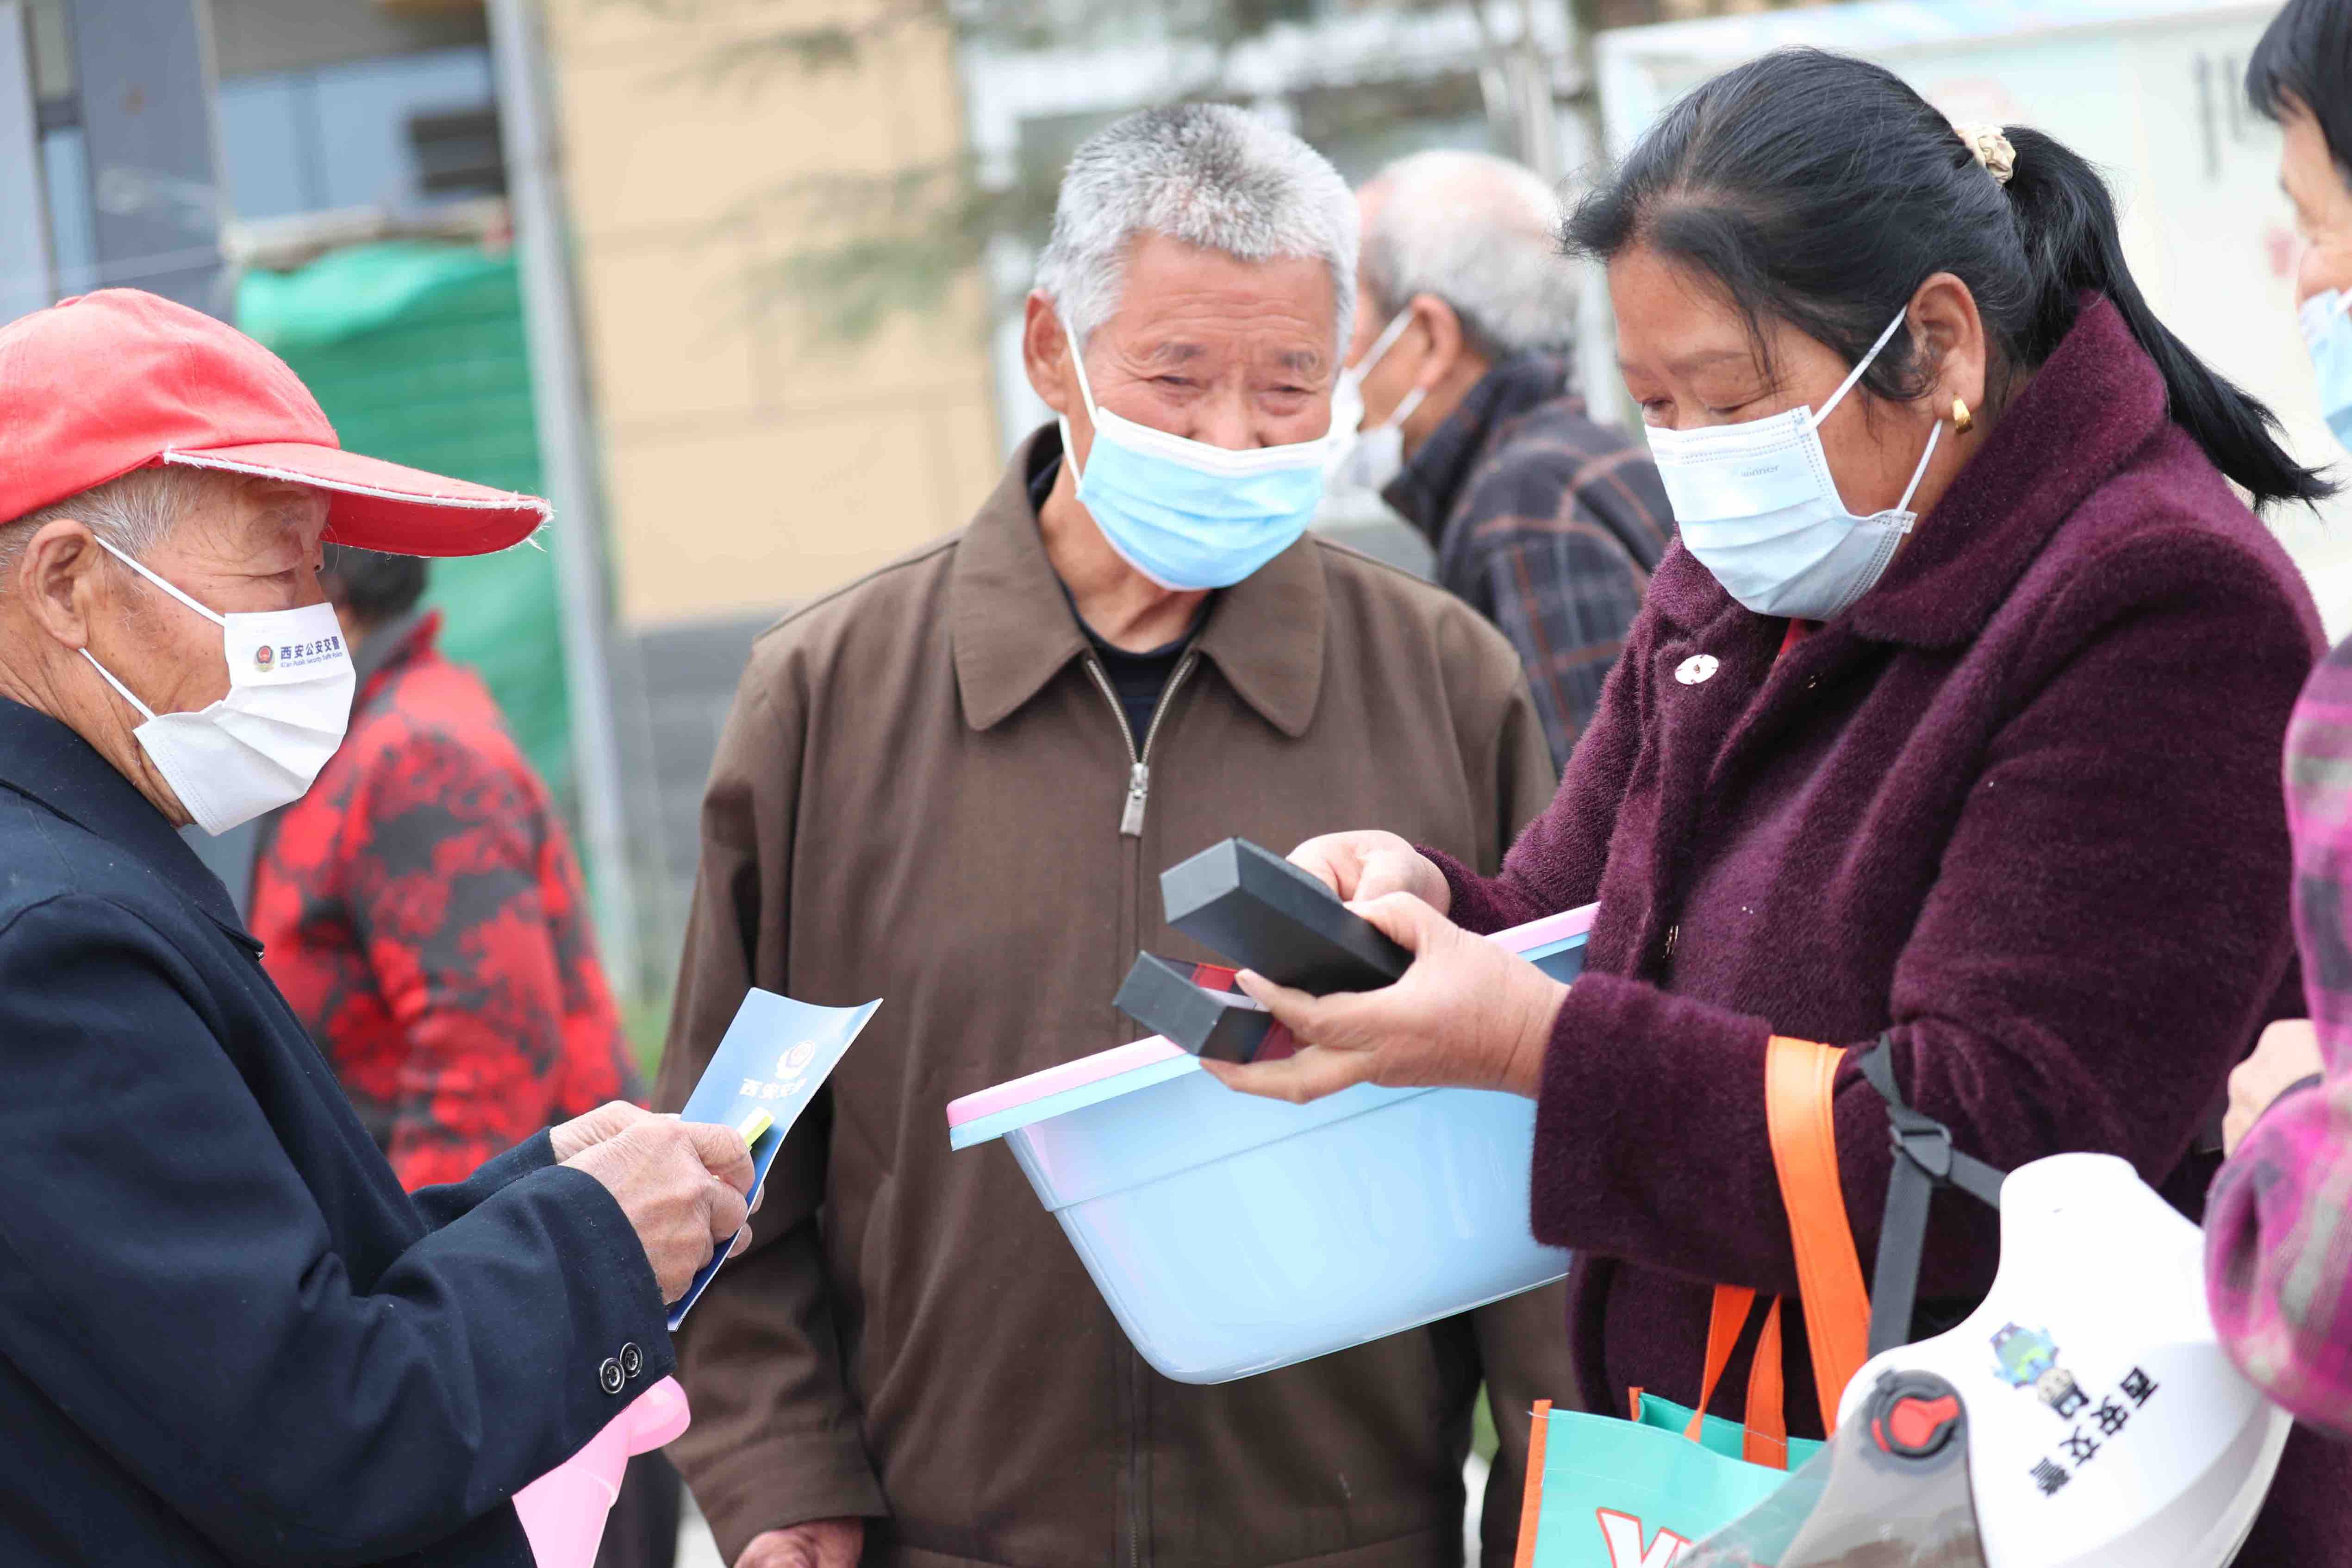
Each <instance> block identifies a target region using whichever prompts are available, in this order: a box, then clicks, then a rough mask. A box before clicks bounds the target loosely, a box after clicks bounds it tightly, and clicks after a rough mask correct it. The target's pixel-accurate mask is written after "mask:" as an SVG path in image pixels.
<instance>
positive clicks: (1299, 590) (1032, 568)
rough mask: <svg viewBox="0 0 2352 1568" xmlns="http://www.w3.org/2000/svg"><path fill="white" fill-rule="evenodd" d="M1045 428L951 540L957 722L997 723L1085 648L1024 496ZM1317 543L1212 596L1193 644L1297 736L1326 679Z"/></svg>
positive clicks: (1057, 439)
mask: <svg viewBox="0 0 2352 1568" xmlns="http://www.w3.org/2000/svg"><path fill="white" fill-rule="evenodd" d="M1060 451H1061V436H1060V433H1059V432H1057V431H1056V430H1055V428H1054V427H1053V426H1045V428H1043V429H1041V430H1038V431H1036V432H1035V433H1034V434H1033V435H1031V436H1030V437H1029V438H1028V439H1027V440H1025V441H1024V442H1022V443H1021V445H1020V447H1018V448H1017V449H1016V450H1015V451H1014V452H1013V459H1012V461H1011V462H1010V463H1009V464H1007V465H1006V467H1005V470H1004V477H1003V479H1001V480H1000V481H999V482H998V484H997V487H996V489H995V491H994V492H993V493H992V494H991V495H990V496H989V498H988V500H986V501H984V502H982V505H981V509H980V511H979V514H978V515H977V516H975V517H974V518H973V519H972V521H971V527H970V528H969V529H967V530H965V531H964V536H963V539H962V541H961V542H960V543H959V544H958V545H957V547H956V558H955V564H954V566H953V567H952V568H951V569H950V574H949V586H948V626H949V638H950V645H951V647H952V648H953V652H954V658H955V669H956V687H957V690H958V692H959V693H960V694H961V698H962V700H963V716H964V722H966V723H967V724H970V725H971V727H972V728H973V729H975V730H988V729H993V728H994V727H995V726H996V725H998V724H1001V723H1003V721H1005V720H1006V719H1008V718H1010V717H1011V716H1012V715H1013V713H1015V712H1017V711H1018V710H1020V709H1021V708H1022V707H1023V706H1024V704H1026V703H1027V702H1028V700H1030V699H1031V698H1033V697H1034V696H1036V695H1037V693H1038V692H1039V691H1041V690H1043V689H1045V683H1046V682H1047V681H1049V680H1051V679H1054V677H1055V676H1056V675H1058V674H1060V673H1061V671H1062V668H1063V667H1064V666H1066V665H1067V664H1068V663H1069V662H1070V661H1071V660H1072V659H1074V658H1077V657H1079V656H1080V655H1081V654H1083V653H1084V652H1085V651H1086V649H1087V637H1086V633H1085V632H1084V631H1083V630H1082V629H1081V628H1080V627H1079V626H1078V623H1077V618H1076V616H1074V615H1072V614H1071V611H1070V607H1069V600H1068V599H1067V597H1066V595H1064V594H1063V592H1062V584H1061V581H1060V579H1059V578H1057V577H1056V576H1055V574H1054V567H1053V563H1051V562H1050V561H1048V560H1047V559H1046V558H1045V540H1044V539H1043V537H1042V536H1041V535H1040V534H1039V533H1038V531H1037V511H1036V509H1035V508H1034V506H1032V505H1031V504H1030V501H1029V476H1030V474H1031V473H1033V472H1034V471H1035V470H1036V468H1039V467H1041V466H1042V465H1043V464H1045V462H1047V461H1048V460H1051V459H1054V458H1058V457H1059V456H1060ZM1316 548H1317V546H1316V545H1315V543H1314V542H1313V541H1312V540H1309V539H1301V540H1299V541H1298V542H1297V543H1295V544H1293V545H1292V546H1291V547H1290V548H1289V549H1287V550H1286V551H1284V552H1282V553H1281V554H1279V555H1277V556H1276V557H1275V558H1274V559H1273V560H1272V561H1270V562H1268V563H1266V564H1265V565H1264V566H1262V567H1260V568H1259V569H1258V570H1257V571H1256V572H1255V573H1254V574H1251V575H1250V576H1248V577H1246V578H1244V580H1243V581H1241V582H1240V583H1237V584H1234V586H1232V587H1230V588H1227V589H1224V590H1223V591H1222V592H1221V593H1219V594H1218V595H1216V597H1215V599H1214V600H1213V602H1212V604H1211V607H1210V610H1209V616H1208V621H1207V623H1206V624H1205V625H1204V626H1202V628H1201V634H1200V636H1199V637H1198V638H1197V639H1196V640H1195V642H1194V644H1193V646H1194V647H1196V648H1198V649H1199V651H1200V653H1201V655H1202V658H1206V659H1208V660H1209V661H1210V662H1211V663H1213V664H1214V665H1215V666H1216V667H1217V670H1218V673H1219V674H1221V675H1223V677H1224V679H1225V680H1226V682H1227V683H1228V684H1229V685H1231V686H1232V687H1233V689H1234V691H1235V692H1237V693H1239V695H1240V696H1241V699H1242V700H1243V701H1244V702H1246V703H1247V704H1249V706H1250V708H1251V709H1252V710H1255V712H1256V713H1257V715H1258V716H1259V717H1260V718H1262V719H1264V720H1265V721H1266V722H1267V723H1269V724H1271V725H1273V726H1274V727H1275V728H1276V729H1277V730H1279V731H1282V732H1283V733H1284V734H1286V735H1288V736H1290V737H1291V738H1292V739H1293V740H1296V739H1297V738H1298V737H1299V736H1301V735H1303V734H1305V733H1306V732H1307V725H1308V724H1310V723H1311V722H1313V721H1314V718H1315V702H1316V699H1317V697H1318V695H1319V694H1320V692H1321V690H1322V685H1323V639H1324V623H1325V618H1326V614H1327V610H1328V606H1327V605H1326V604H1325V595H1324V584H1323V568H1322V563H1321V562H1320V561H1318V559H1317V557H1316V554H1315V552H1316Z"/></svg>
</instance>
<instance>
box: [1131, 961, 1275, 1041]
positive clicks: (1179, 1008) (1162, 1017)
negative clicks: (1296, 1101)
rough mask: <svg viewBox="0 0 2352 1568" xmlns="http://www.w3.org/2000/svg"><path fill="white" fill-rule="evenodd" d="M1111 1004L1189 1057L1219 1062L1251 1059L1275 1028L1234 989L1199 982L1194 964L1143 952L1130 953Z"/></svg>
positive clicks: (1271, 1019) (1261, 1009) (1268, 1017)
mask: <svg viewBox="0 0 2352 1568" xmlns="http://www.w3.org/2000/svg"><path fill="white" fill-rule="evenodd" d="M1226 973H1230V972H1229V971H1219V972H1218V977H1219V978H1220V979H1222V978H1223V976H1224V974H1226ZM1114 1005H1116V1006H1117V1007H1118V1010H1119V1011H1120V1012H1122V1013H1124V1014H1126V1015H1127V1016H1129V1017H1130V1018H1132V1019H1134V1020H1135V1021H1136V1022H1137V1023H1139V1024H1140V1025H1142V1026H1144V1027H1145V1028H1147V1029H1150V1031H1151V1032H1152V1033H1153V1034H1155V1035H1165V1036H1167V1037H1169V1038H1170V1039H1171V1040H1173V1041H1175V1042H1176V1043H1177V1044H1178V1045H1180V1046H1181V1047H1184V1048H1185V1049H1186V1050H1188V1051H1190V1052H1192V1054H1193V1055H1194V1056H1196V1057H1213V1058H1215V1059H1216V1060H1218V1061H1223V1062H1246V1061H1253V1060H1255V1058H1256V1057H1257V1053H1258V1047H1261V1046H1263V1045H1264V1044H1265V1037H1266V1036H1267V1034H1268V1033H1270V1032H1271V1031H1272V1030H1273V1028H1274V1026H1275V1024H1274V1016H1273V1015H1272V1014H1270V1013H1268V1012H1267V1011H1266V1010H1265V1008H1264V1007H1263V1006H1261V1005H1258V1004H1257V1003H1255V1002H1253V1001H1251V1000H1250V999H1249V998H1248V997H1247V996H1244V995H1243V994H1241V993H1240V992H1238V991H1227V990H1213V989H1211V988H1210V987H1209V986H1206V985H1203V984H1201V983H1200V966H1199V965H1196V964H1190V963H1173V962H1171V960H1168V959H1165V958H1161V957H1159V956H1158V955H1157V954H1154V953H1149V952H1139V953H1137V954H1136V955H1135V967H1134V968H1132V969H1130V970H1129V971H1128V972H1127V983H1126V984H1123V985H1121V986H1120V987H1119V988H1118V997H1117V999H1116V1001H1115V1003H1114Z"/></svg>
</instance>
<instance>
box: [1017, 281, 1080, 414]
mask: <svg viewBox="0 0 2352 1568" xmlns="http://www.w3.org/2000/svg"><path fill="white" fill-rule="evenodd" d="M1021 363H1022V367H1023V368H1024V370H1026V371H1027V372H1028V373H1029V385H1030V387H1031V389H1032V390H1034V392H1035V393H1036V394H1037V395H1038V396H1039V397H1040V398H1042V399H1044V400H1045V406H1046V407H1048V408H1050V409H1052V410H1053V411H1054V412H1055V413H1056V414H1059V415H1063V416H1069V415H1073V414H1083V413H1084V411H1085V400H1084V399H1083V398H1081V397H1080V396H1079V395H1078V378H1077V374H1076V371H1075V370H1074V369H1073V368H1072V366H1071V364H1070V339H1069V334H1068V333H1066V332H1065V331H1063V330H1062V316H1061V312H1060V311H1058V310H1055V308H1054V302H1053V301H1052V300H1048V299H1046V298H1045V295H1043V294H1039V293H1036V292H1034V291H1033V292H1032V293H1031V294H1030V296H1029V302H1028V304H1027V305H1026V306H1025V307H1024V314H1023V316H1022V321H1021Z"/></svg>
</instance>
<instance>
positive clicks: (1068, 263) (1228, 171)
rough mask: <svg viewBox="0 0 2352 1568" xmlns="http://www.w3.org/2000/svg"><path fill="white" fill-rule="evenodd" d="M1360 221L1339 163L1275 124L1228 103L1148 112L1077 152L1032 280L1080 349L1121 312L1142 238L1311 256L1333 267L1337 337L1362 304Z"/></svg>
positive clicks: (1227, 250)
mask: <svg viewBox="0 0 2352 1568" xmlns="http://www.w3.org/2000/svg"><path fill="white" fill-rule="evenodd" d="M1140 234H1164V235H1166V236H1168V237H1170V238H1171V239H1179V240H1182V241H1183V242H1184V243H1185V244H1187V245H1194V246H1198V247H1201V248H1202V249H1203V250H1214V251H1218V252H1220V253H1222V254H1223V255H1226V256H1230V257H1232V258H1234V260H1236V261H1271V260H1274V259H1275V258H1278V257H1296V258H1307V259H1309V260H1315V261H1320V262H1322V263H1323V264H1324V265H1325V266H1327V267H1328V268H1330V269H1331V291H1332V294H1333V295H1334V297H1335V300H1336V303H1337V305H1338V311H1337V313H1336V314H1335V315H1334V316H1333V318H1332V331H1333V334H1334V335H1333V342H1334V344H1335V346H1336V345H1338V344H1341V343H1344V342H1346V341H1347V336H1348V331H1349V322H1350V321H1351V320H1352V318H1353V316H1354V312H1355V309H1356V212H1355V204H1354V203H1353V202H1352V201H1351V200H1350V199H1349V195H1348V185H1347V182H1345V181H1344V180H1342V179H1340V177H1339V171H1338V170H1337V169H1334V168H1333V167H1331V164H1330V163H1329V161H1328V160H1327V159H1326V158H1325V157H1324V156H1323V154H1321V153H1318V152H1317V151H1315V149H1314V148H1312V147H1309V146H1308V145H1307V143H1306V142H1301V141H1300V140H1299V139H1298V138H1297V137H1296V136H1293V135H1292V134H1291V133H1290V132H1287V131H1285V130H1283V129H1282V128H1281V127H1280V126H1277V125H1276V124H1274V123H1273V122H1272V121H1267V120H1265V119H1263V118H1261V117H1260V116H1258V115H1255V114H1252V113H1250V112H1249V111H1248V110H1242V109H1235V108H1234V107H1232V106H1231V105H1230V104H1223V103H1185V104H1179V105H1177V106H1176V107H1174V108H1172V109H1147V110H1144V111H1143V112H1141V113H1140V114H1130V115H1129V116H1128V117H1127V118H1126V119H1124V120H1122V121H1118V123H1117V124H1115V125H1112V126H1110V127H1108V128H1107V129H1105V130H1102V131H1098V132H1095V134H1093V135H1092V136H1089V137H1087V140H1086V141H1085V142H1083V143H1081V144H1080V146H1079V148H1078V150H1077V152H1076V153H1074V154H1072V156H1071V158H1070V166H1069V168H1068V169H1067V170H1066V171H1065V172H1064V173H1063V175H1062V190H1061V195H1060V196H1059V198H1058V199H1057V200H1056V201H1055V204H1054V234H1053V237H1052V238H1051V239H1049V240H1047V241H1046V242H1045V255H1044V256H1042V257H1040V258H1038V261H1037V289H1038V292H1040V293H1042V294H1044V295H1045V297H1046V298H1047V299H1049V300H1053V301H1054V304H1055V308H1057V309H1058V310H1060V311H1061V312H1062V317H1063V320H1064V321H1066V322H1067V323H1068V324H1069V329H1070V332H1071V335H1072V336H1074V337H1076V339H1077V341H1078V344H1079V346H1080V347H1081V348H1084V347H1085V345H1086V343H1087V340H1088V339H1090V338H1091V337H1093V336H1094V331H1095V329H1096V328H1097V327H1099V326H1101V325H1102V324H1103V322H1105V321H1108V320H1109V319H1110V318H1111V316H1112V315H1113V313H1115V312H1116V311H1117V310H1118V303H1119V291H1120V289H1121V287H1122V285H1123V284H1124V283H1125V281H1126V276H1127V259H1128V247H1129V244H1130V243H1131V242H1132V241H1133V240H1134V238H1135V237H1136V236H1138V235H1140Z"/></svg>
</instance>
